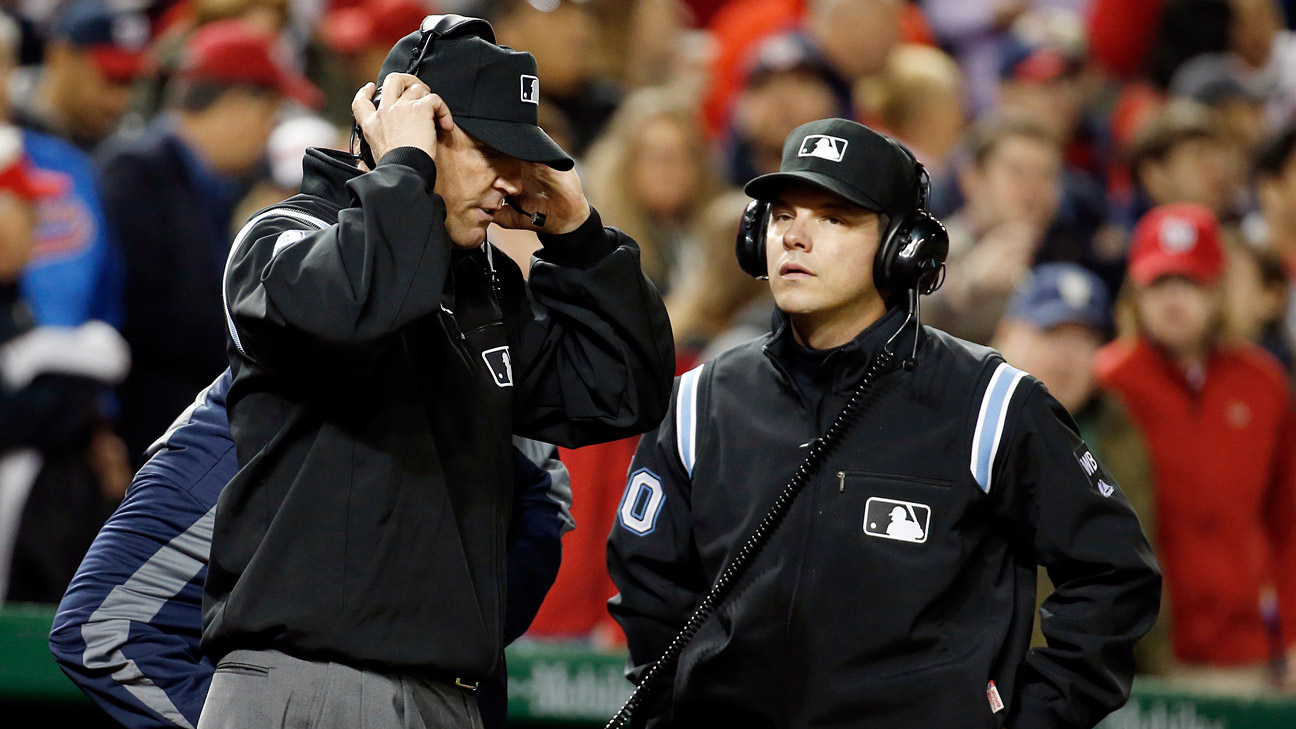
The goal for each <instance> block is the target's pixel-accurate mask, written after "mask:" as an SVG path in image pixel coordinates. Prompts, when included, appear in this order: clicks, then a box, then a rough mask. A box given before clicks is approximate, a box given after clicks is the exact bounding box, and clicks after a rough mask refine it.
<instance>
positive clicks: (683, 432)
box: [675, 365, 706, 478]
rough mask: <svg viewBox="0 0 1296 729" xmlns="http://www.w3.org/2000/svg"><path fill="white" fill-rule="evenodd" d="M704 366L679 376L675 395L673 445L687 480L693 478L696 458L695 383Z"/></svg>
mask: <svg viewBox="0 0 1296 729" xmlns="http://www.w3.org/2000/svg"><path fill="white" fill-rule="evenodd" d="M705 366H706V365H699V366H697V367H696V368H694V369H691V370H689V371H688V372H685V373H684V374H683V375H681V376H680V383H679V391H678V392H677V393H676V395H675V443H676V447H677V449H678V450H679V458H680V465H682V466H684V471H685V472H686V473H687V474H688V475H689V478H692V477H693V462H694V460H695V459H696V458H697V382H698V378H699V377H701V375H702V368H703V367H705Z"/></svg>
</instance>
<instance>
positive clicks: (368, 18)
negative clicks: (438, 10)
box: [320, 0, 435, 53]
mask: <svg viewBox="0 0 1296 729" xmlns="http://www.w3.org/2000/svg"><path fill="white" fill-rule="evenodd" d="M433 12H435V11H434V10H433V9H431V8H430V7H429V6H428V5H426V4H424V3H420V2H414V0H368V1H367V2H361V3H358V4H356V5H351V6H349V7H337V8H335V9H333V10H330V11H329V13H328V15H325V16H324V21H323V22H322V23H321V24H320V38H322V39H323V40H324V42H325V43H327V44H328V45H329V47H330V48H332V49H333V50H335V51H337V52H339V53H356V52H359V51H361V50H363V49H364V48H366V47H368V46H379V47H381V48H383V49H384V50H386V49H388V48H391V47H392V46H394V45H396V43H397V42H398V41H400V39H401V38H404V37H405V36H407V35H409V30H410V28H417V27H419V24H420V23H422V22H423V18H425V17H427V16H428V15H429V14H430V13H433Z"/></svg>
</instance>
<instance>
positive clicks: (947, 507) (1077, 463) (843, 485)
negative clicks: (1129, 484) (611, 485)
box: [608, 310, 1160, 729]
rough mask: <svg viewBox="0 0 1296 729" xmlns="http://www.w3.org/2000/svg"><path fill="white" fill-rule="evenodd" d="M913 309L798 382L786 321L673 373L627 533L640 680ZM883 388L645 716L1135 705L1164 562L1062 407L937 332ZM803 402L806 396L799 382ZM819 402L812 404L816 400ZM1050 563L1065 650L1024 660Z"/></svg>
mask: <svg viewBox="0 0 1296 729" xmlns="http://www.w3.org/2000/svg"><path fill="white" fill-rule="evenodd" d="M900 316H901V315H900V312H899V311H897V310H893V311H891V312H889V313H888V314H887V315H886V316H884V317H883V318H882V319H881V320H880V321H879V322H877V323H875V324H874V325H873V326H871V327H870V328H868V329H866V330H865V331H864V332H863V333H861V334H860V335H859V337H858V338H856V340H855V341H854V342H852V343H850V344H848V345H847V346H845V347H844V348H842V349H841V350H840V351H838V352H835V353H833V354H831V355H830V356H828V358H827V359H826V360H824V362H823V363H822V365H820V366H819V368H818V370H817V374H815V375H814V380H813V383H814V386H812V387H808V388H801V387H799V386H798V385H797V384H796V380H795V379H794V378H793V377H792V372H791V366H792V365H791V363H792V362H793V361H794V360H793V359H792V358H793V355H794V350H793V347H795V346H796V345H795V342H794V341H793V339H792V335H791V333H790V330H789V327H788V326H787V324H786V320H785V319H784V318H783V317H782V316H781V315H780V316H779V318H778V321H779V324H778V327H777V330H776V331H775V332H774V333H772V334H770V335H766V336H765V337H762V338H760V339H757V340H755V341H753V342H751V343H749V344H746V345H743V346H739V347H737V348H735V349H733V350H730V351H729V352H726V353H725V354H723V355H721V356H719V357H718V358H717V359H715V360H714V361H712V362H709V363H706V364H704V365H702V366H701V367H698V368H697V369H694V370H692V371H690V372H688V373H686V374H684V375H683V376H681V377H680V378H678V379H677V381H676V386H675V390H674V399H673V404H672V408H671V411H670V413H669V415H668V416H667V418H666V419H665V421H664V422H663V423H662V425H661V427H660V428H658V429H657V430H656V431H654V432H652V433H649V434H647V435H645V436H644V437H643V440H642V441H640V444H639V448H638V451H637V453H636V454H635V458H634V461H633V464H632V466H631V468H630V476H629V483H628V484H627V489H626V493H625V496H624V497H623V500H622V502H621V505H620V508H619V513H618V520H617V522H616V523H615V524H614V526H613V528H612V534H611V536H610V538H609V544H608V566H609V569H610V571H611V575H612V578H613V581H614V582H615V583H616V585H617V587H618V589H619V590H620V594H619V595H618V596H616V597H614V598H613V599H612V600H611V601H610V604H609V608H610V610H611V612H612V615H613V616H614V617H615V618H616V619H617V621H618V622H620V624H621V626H622V627H623V628H624V630H625V633H626V637H627V639H628V641H629V647H630V670H629V675H630V677H631V679H632V680H638V678H639V677H641V676H642V673H643V671H644V670H645V669H646V668H647V666H648V665H649V664H651V663H652V662H653V661H655V660H656V659H657V658H658V656H659V655H660V654H661V652H662V651H663V650H664V649H665V648H666V646H667V644H668V643H669V641H670V640H671V638H672V637H673V636H674V635H675V633H676V631H677V630H678V629H679V628H680V627H682V625H683V624H684V622H685V620H686V618H687V617H688V615H689V614H690V612H691V611H692V609H693V607H694V606H695V605H696V604H697V602H698V601H699V600H700V598H701V596H702V595H703V594H705V591H706V590H707V588H708V587H709V586H710V585H711V584H712V583H713V581H714V580H715V578H716V576H717V575H718V574H719V572H720V570H721V569H722V567H723V566H724V565H725V564H727V563H728V562H729V561H730V560H731V559H732V557H733V556H734V554H735V552H736V551H737V548H738V546H739V545H741V544H742V542H743V541H744V540H745V538H746V537H747V535H748V534H750V533H751V532H752V531H753V530H754V528H755V526H756V524H757V523H758V521H759V520H760V519H761V517H762V516H763V515H764V514H765V512H766V511H767V509H768V508H769V507H770V505H771V504H773V502H774V500H775V497H776V496H777V494H778V493H779V492H780V491H781V490H782V488H783V486H784V485H785V484H786V483H787V481H788V480H789V479H790V478H791V476H792V474H793V472H794V471H795V469H796V468H797V466H798V465H799V464H800V463H801V462H802V461H803V459H804V457H805V454H806V452H807V451H806V449H805V447H804V444H806V443H808V442H809V441H811V440H812V439H814V438H816V437H818V436H820V435H821V434H823V433H824V432H825V431H826V430H827V426H828V424H829V423H830V422H831V421H832V419H833V418H834V417H835V416H836V415H837V414H838V412H840V410H841V408H842V406H843V405H844V404H845V401H846V399H847V397H848V396H849V395H850V393H851V392H852V391H853V390H854V388H855V387H856V385H857V383H858V382H859V380H860V378H861V377H862V376H863V373H864V371H865V369H866V367H867V364H868V362H869V361H870V360H871V358H872V356H873V355H874V353H876V352H877V351H879V349H880V348H881V347H882V346H883V343H884V342H885V341H886V339H887V338H888V337H890V336H891V335H892V334H893V333H895V332H896V331H897V328H898V327H899V326H900V321H901V319H900ZM913 332H914V329H913V327H908V328H906V331H905V334H903V335H902V336H901V337H900V338H898V339H897V341H896V343H895V351H897V352H900V353H901V355H900V356H899V357H897V358H896V361H895V362H894V363H893V365H892V366H891V367H890V368H889V369H888V370H887V371H886V372H885V374H883V375H882V376H881V377H879V379H878V381H877V383H876V385H875V387H874V391H873V394H872V395H871V396H870V398H869V399H868V400H867V401H866V402H867V404H866V406H865V410H864V411H863V412H862V414H861V415H860V416H859V417H858V418H857V419H856V420H855V421H854V422H853V423H852V424H851V425H850V427H849V428H848V430H847V431H846V435H845V436H843V438H842V440H841V442H840V444H839V445H838V446H837V447H835V448H833V449H832V450H831V451H830V454H829V455H828V457H827V460H826V462H825V465H824V466H823V467H822V468H821V469H820V470H819V471H818V473H817V475H815V476H814V477H813V479H812V481H811V482H810V484H809V485H808V486H807V488H806V489H805V491H803V492H802V493H801V495H800V497H799V499H798V500H797V501H796V502H795V503H794V505H793V507H792V509H791V511H790V513H789V514H788V516H787V518H786V520H785V521H784V522H783V524H782V527H781V528H780V529H779V530H778V531H777V532H776V533H775V535H774V537H773V538H772V539H771V540H770V542H769V544H768V546H767V547H766V549H765V551H764V552H763V553H761V555H760V556H759V558H758V559H757V560H756V561H755V562H754V563H753V564H752V566H751V569H750V571H749V572H748V573H747V575H746V577H745V578H744V579H742V580H741V581H740V582H739V584H738V585H737V587H736V588H735V590H734V593H733V595H732V596H731V598H730V599H729V600H728V602H727V603H725V604H723V605H722V606H721V607H720V608H719V609H718V610H717V612H716V614H714V615H713V616H712V617H711V618H710V619H708V620H707V621H706V622H705V623H704V624H703V627H702V628H701V630H700V631H699V633H698V634H697V636H696V638H695V639H694V640H693V642H692V643H691V644H690V645H689V646H688V648H687V649H686V650H685V651H684V653H683V656H682V658H681V659H680V661H679V663H678V666H677V668H676V669H675V671H674V672H673V675H672V676H671V678H672V679H673V683H670V682H668V683H670V687H669V688H667V689H666V690H664V691H663V692H662V693H661V694H660V695H659V698H658V700H657V701H656V702H655V703H651V704H650V705H649V706H648V708H647V709H646V710H645V711H644V712H643V715H642V716H639V717H637V722H636V723H637V724H639V725H643V724H645V722H646V723H647V725H648V726H655V727H695V726H696V727H710V726H742V727H748V728H749V729H764V728H766V727H834V728H841V729H846V728H851V729H864V728H872V727H878V728H886V729H894V728H895V727H941V728H942V729H972V728H974V727H976V728H980V727H987V728H988V727H1000V726H1005V725H1006V726H1010V727H1017V728H1026V727H1029V728H1030V729H1050V728H1053V727H1090V726H1093V725H1094V724H1095V723H1097V722H1098V721H1099V720H1100V719H1101V718H1102V717H1103V716H1105V715H1106V714H1107V713H1108V712H1110V711H1112V710H1113V709H1115V708H1117V707H1118V706H1120V705H1121V704H1122V703H1124V701H1125V700H1126V699H1127V698H1128V694H1129V688H1130V681H1131V678H1132V674H1133V669H1134V664H1133V658H1132V647H1133V645H1134V643H1135V641H1137V640H1138V638H1139V637H1140V636H1142V635H1143V634H1144V633H1145V632H1147V630H1148V629H1149V628H1150V627H1151V626H1152V624H1153V622H1154V621H1155V619H1156V614H1157V608H1158V603H1159V596H1160V573H1159V571H1158V569H1157V566H1156V564H1155V561H1154V559H1153V557H1152V553H1151V550H1150V548H1149V546H1148V544H1147V541H1146V539H1145V538H1144V535H1143V533H1142V531H1141V529H1140V526H1139V523H1138V520H1137V518H1136V516H1135V514H1134V512H1133V510H1132V509H1131V508H1130V506H1129V503H1128V501H1126V499H1125V497H1124V496H1123V495H1122V494H1121V492H1120V490H1119V488H1117V487H1116V485H1115V484H1114V482H1112V481H1111V479H1110V478H1109V477H1107V476H1106V474H1105V473H1104V472H1103V471H1102V469H1101V466H1100V465H1099V464H1098V463H1097V461H1096V460H1094V458H1093V456H1092V455H1091V454H1090V453H1089V451H1088V449H1087V448H1086V447H1085V445H1084V443H1083V442H1082V441H1081V439H1080V437H1079V435H1078V434H1077V431H1076V428H1075V425H1074V424H1073V422H1072V420H1071V418H1070V417H1069V416H1068V415H1067V413H1066V412H1065V410H1063V408H1062V407H1061V405H1059V404H1058V402H1057V401H1056V400H1055V399H1054V398H1053V397H1052V396H1050V395H1049V393H1048V392H1047V391H1046V390H1045V388H1044V387H1043V386H1042V385H1041V384H1040V383H1039V382H1038V381H1037V380H1035V379H1034V378H1032V377H1030V376H1029V375H1026V374H1025V373H1023V372H1021V371H1019V370H1016V369H1014V368H1012V367H1010V366H1009V365H1007V364H1006V363H1005V362H1004V361H1003V359H1002V358H1001V357H1000V356H999V355H998V353H996V352H994V351H993V350H990V349H987V348H984V347H979V346H976V345H973V344H970V343H967V342H964V341H962V340H959V339H955V338H954V337H951V336H949V335H948V334H945V333H944V332H941V331H939V330H936V329H932V328H924V329H923V334H922V336H921V341H920V342H919V348H918V355H917V361H918V363H917V366H916V368H914V369H913V370H912V371H910V370H906V369H904V368H902V367H900V366H899V361H900V359H901V358H902V357H903V356H904V355H906V354H908V353H909V351H910V348H911V346H912V343H913V337H914V334H913ZM803 390H806V391H803ZM807 391H808V392H807ZM1037 565H1043V566H1044V567H1046V568H1047V570H1048V573H1049V575H1050V577H1051V578H1052V579H1053V582H1054V583H1055V584H1056V586H1057V588H1056V591H1055V592H1054V593H1053V594H1052V595H1051V596H1050V597H1049V598H1048V599H1047V600H1046V601H1045V602H1044V606H1043V614H1042V630H1043V634H1044V636H1045V637H1046V638H1047V640H1048V647H1047V648H1040V649H1037V650H1028V647H1029V643H1030V637H1031V628H1032V620H1033V618H1034V612H1035V582H1036V568H1037Z"/></svg>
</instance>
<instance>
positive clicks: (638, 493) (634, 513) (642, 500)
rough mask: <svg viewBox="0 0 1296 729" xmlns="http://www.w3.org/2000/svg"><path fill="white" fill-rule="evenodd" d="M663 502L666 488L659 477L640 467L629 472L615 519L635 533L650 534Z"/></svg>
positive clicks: (655, 524) (654, 526) (654, 527)
mask: <svg viewBox="0 0 1296 729" xmlns="http://www.w3.org/2000/svg"><path fill="white" fill-rule="evenodd" d="M665 503H666V490H665V489H664V488H662V482H661V479H660V478H658V477H657V474H655V473H653V472H652V471H649V470H648V469H646V468H641V469H639V470H638V471H635V472H634V473H632V474H630V482H629V483H628V484H626V490H625V495H624V496H622V497H621V507H620V508H619V509H617V519H618V521H620V522H621V526H622V527H624V528H626V529H628V530H630V531H631V532H634V533H635V534H638V535H640V536H645V535H648V534H652V533H653V530H654V529H656V528H657V517H658V516H659V515H660V514H661V509H662V505H664V504H665Z"/></svg>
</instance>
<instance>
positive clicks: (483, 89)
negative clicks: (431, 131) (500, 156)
mask: <svg viewBox="0 0 1296 729" xmlns="http://www.w3.org/2000/svg"><path fill="white" fill-rule="evenodd" d="M421 37H422V33H421V32H419V31H415V32H413V33H410V34H409V35H407V36H405V37H404V38H402V39H400V41H398V42H397V43H396V45H395V46H393V47H392V49H391V51H389V52H388V53H387V59H386V60H385V61H383V65H382V70H381V72H379V74H378V86H379V88H381V87H382V82H383V79H385V78H387V74H389V73H404V72H405V70H406V69H407V68H409V63H410V58H412V57H413V54H414V49H415V48H416V47H417V46H418V43H419V41H420V39H421ZM431 43H432V48H431V49H430V50H429V52H428V54H427V56H426V57H425V58H424V59H423V64H422V65H421V66H420V67H419V68H418V69H417V75H418V77H419V79H421V80H422V81H423V83H425V84H427V85H428V88H430V89H431V90H432V92H433V93H435V94H437V95H439V96H440V97H441V98H442V99H444V100H445V102H446V104H447V105H448V106H449V107H450V114H451V115H452V116H453V117H454V121H455V123H456V124H458V125H459V126H460V127H462V128H463V130H464V131H465V132H467V133H469V134H471V135H472V136H473V138H475V139H477V140H478V141H480V142H482V143H483V144H487V145H489V146H490V147H491V148H493V149H495V150H497V151H499V152H502V153H504V154H507V155H508V156H510V157H515V158H517V159H520V160H523V161H525V162H540V163H542V164H546V165H548V166H550V167H553V168H554V169H556V170H570V169H571V168H572V167H573V165H574V164H575V163H574V162H573V161H572V158H571V157H569V156H567V153H566V152H564V151H563V149H562V147H559V146H558V144H557V143H556V142H554V140H552V139H550V138H549V135H548V134H545V132H544V130H543V129H541V128H540V126H539V124H538V122H537V120H536V113H537V111H538V110H539V108H540V78H539V76H538V75H537V74H536V61H535V56H532V55H531V54H530V53H524V52H522V51H515V50H513V49H512V48H509V47H507V46H497V45H495V44H494V43H491V42H489V41H487V40H485V39H484V38H478V37H477V36H458V37H453V38H436V39H433V40H432V41H431Z"/></svg>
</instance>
